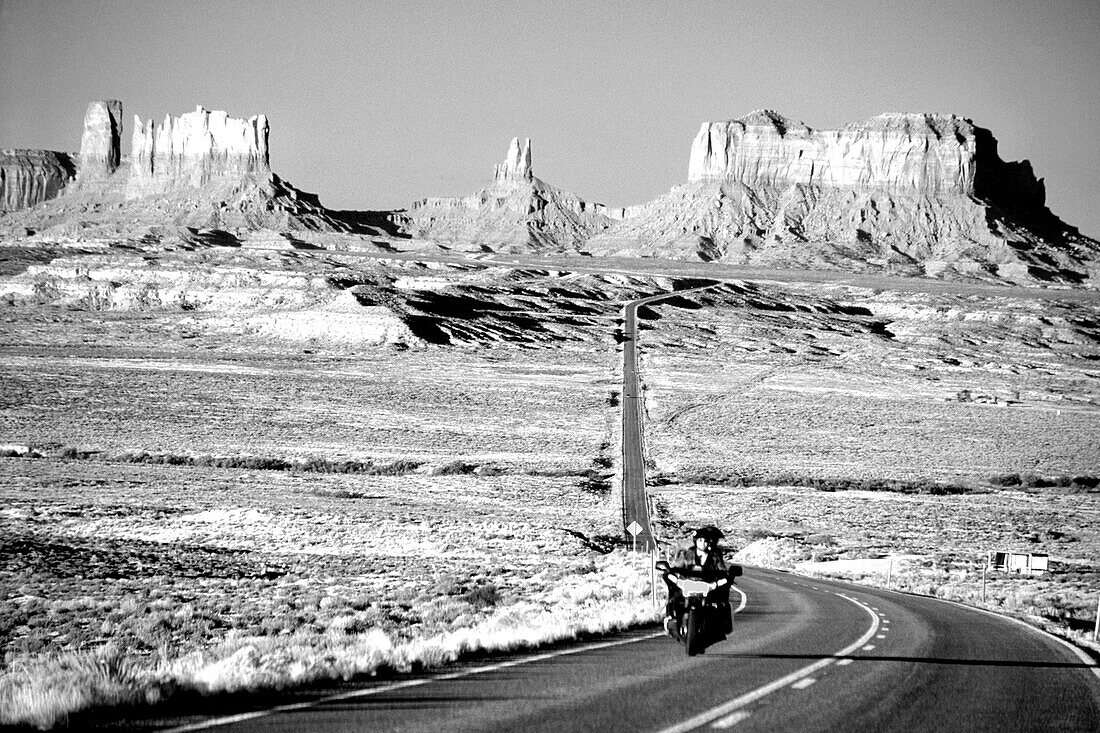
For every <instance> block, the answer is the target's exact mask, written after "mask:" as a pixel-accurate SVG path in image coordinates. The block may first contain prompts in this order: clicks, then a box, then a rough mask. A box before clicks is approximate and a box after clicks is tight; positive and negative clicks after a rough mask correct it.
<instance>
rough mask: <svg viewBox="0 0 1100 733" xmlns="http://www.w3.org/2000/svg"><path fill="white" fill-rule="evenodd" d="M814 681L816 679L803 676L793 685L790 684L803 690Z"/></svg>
mask: <svg viewBox="0 0 1100 733" xmlns="http://www.w3.org/2000/svg"><path fill="white" fill-rule="evenodd" d="M815 682H817V680H816V679H815V678H813V677H803V678H802V679H800V680H799V681H798V682H795V683H794V684H793V685H791V687H793V688H794V689H796V690H805V689H806V688H807V687H809V686H810V685H812V684H813V683H815Z"/></svg>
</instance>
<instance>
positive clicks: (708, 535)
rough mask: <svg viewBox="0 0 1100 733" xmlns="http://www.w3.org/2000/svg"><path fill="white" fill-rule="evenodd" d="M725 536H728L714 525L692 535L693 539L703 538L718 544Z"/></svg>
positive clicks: (700, 529)
mask: <svg viewBox="0 0 1100 733" xmlns="http://www.w3.org/2000/svg"><path fill="white" fill-rule="evenodd" d="M725 536H726V535H725V534H723V533H722V530H720V529H718V528H717V527H715V526H714V525H713V524H710V525H707V526H706V527H700V528H699V529H697V530H695V534H694V535H692V539H693V540H697V539H699V538H700V537H702V538H703V539H705V540H709V541H710V542H714V543H717V542H718V541H719V540H720V539H722V538H723V537H725Z"/></svg>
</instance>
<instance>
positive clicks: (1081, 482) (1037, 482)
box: [986, 473, 1100, 492]
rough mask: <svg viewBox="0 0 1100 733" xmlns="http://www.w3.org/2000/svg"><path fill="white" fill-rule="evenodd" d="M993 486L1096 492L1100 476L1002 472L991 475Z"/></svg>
mask: <svg viewBox="0 0 1100 733" xmlns="http://www.w3.org/2000/svg"><path fill="white" fill-rule="evenodd" d="M986 481H987V482H988V483H989V484H990V485H991V486H1000V487H1002V488H1021V489H1051V488H1062V489H1069V490H1070V491H1073V492H1094V491H1097V490H1098V489H1100V476H1050V477H1046V476H1037V475H1035V474H1033V473H1025V474H1019V473H1002V474H996V475H993V476H990V477H989V478H988V479H986Z"/></svg>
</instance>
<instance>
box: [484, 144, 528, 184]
mask: <svg viewBox="0 0 1100 733" xmlns="http://www.w3.org/2000/svg"><path fill="white" fill-rule="evenodd" d="M533 177H534V176H533V175H532V174H531V138H527V139H526V141H525V142H524V143H523V149H522V150H520V147H519V138H518V137H514V138H512V142H511V144H510V145H509V146H508V156H507V157H506V158H505V159H504V162H503V163H501V164H500V165H498V166H497V167H496V168H495V169H494V171H493V180H494V181H495V182H496V183H515V182H522V181H530V180H531V179H532V178H533Z"/></svg>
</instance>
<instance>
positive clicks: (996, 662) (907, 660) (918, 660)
mask: <svg viewBox="0 0 1100 733" xmlns="http://www.w3.org/2000/svg"><path fill="white" fill-rule="evenodd" d="M706 656H707V657H709V658H713V659H807V660H814V659H838V660H839V659H850V660H852V661H853V662H902V663H904V664H946V665H969V666H974V667H1034V668H1036V669H1040V668H1054V669H1093V668H1095V666H1096V665H1092V664H1085V663H1084V662H1040V661H1032V660H1029V659H951V658H946V657H890V656H876V655H873V654H867V655H860V656H858V657H855V656H844V657H838V656H835V655H833V654H723V653H721V652H719V653H717V654H712V653H707V655H706Z"/></svg>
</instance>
